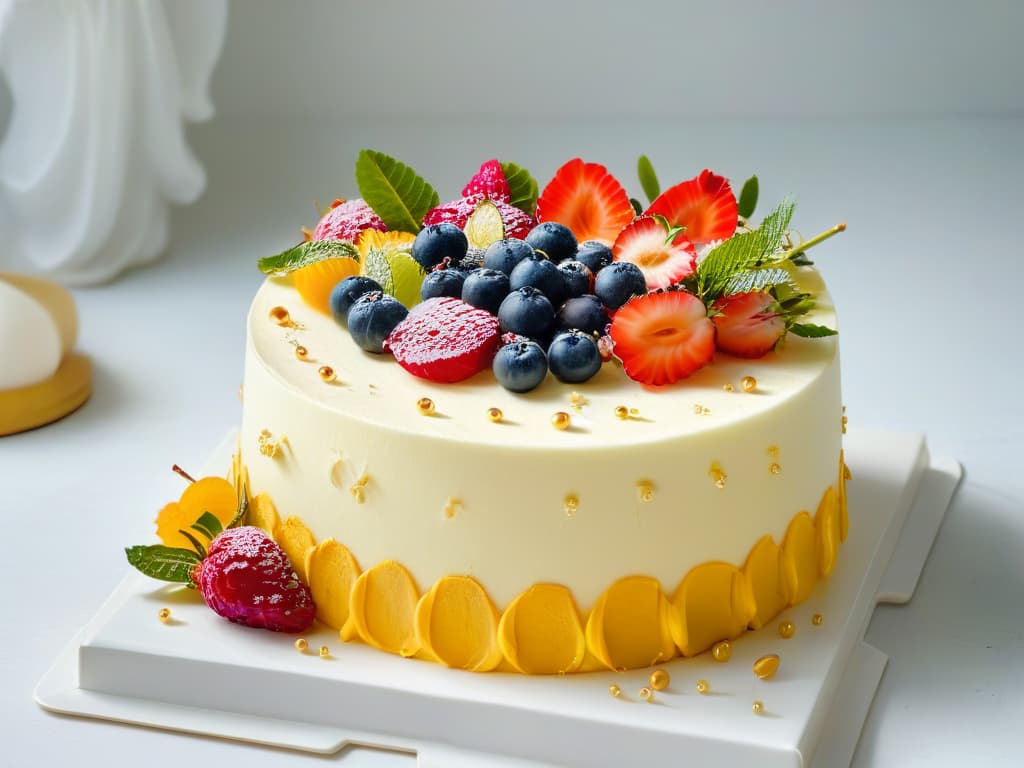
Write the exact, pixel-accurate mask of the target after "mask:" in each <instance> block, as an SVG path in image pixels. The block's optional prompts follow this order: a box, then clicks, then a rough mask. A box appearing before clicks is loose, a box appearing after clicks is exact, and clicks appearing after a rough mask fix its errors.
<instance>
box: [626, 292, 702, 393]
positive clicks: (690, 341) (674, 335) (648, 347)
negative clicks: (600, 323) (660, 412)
mask: <svg viewBox="0 0 1024 768" xmlns="http://www.w3.org/2000/svg"><path fill="white" fill-rule="evenodd" d="M609 334H610V335H611V337H612V341H613V342H614V344H615V347H614V352H615V356H616V357H617V358H619V360H621V361H622V366H623V368H625V370H626V375H627V376H629V377H630V378H631V379H633V380H634V381H639V382H641V383H642V384H651V385H653V386H660V385H662V384H672V383H674V382H676V381H679V380H680V379H683V378H686V377H687V376H689V375H691V374H693V373H695V372H696V371H698V370H700V369H701V368H703V367H704V366H705V365H707V364H708V363H710V362H711V358H712V357H713V356H714V353H715V327H714V325H712V323H711V320H709V319H708V313H707V309H706V308H705V307H704V304H703V302H701V300H700V299H698V298H697V297H696V296H694V295H693V294H690V293H686V292H684V291H671V292H668V293H649V294H647V295H646V296H639V297H637V298H635V299H630V300H629V301H628V302H626V304H625V305H624V306H623V307H622V308H621V309H619V311H618V312H616V313H615V317H614V318H613V319H612V324H611V328H610V330H609Z"/></svg>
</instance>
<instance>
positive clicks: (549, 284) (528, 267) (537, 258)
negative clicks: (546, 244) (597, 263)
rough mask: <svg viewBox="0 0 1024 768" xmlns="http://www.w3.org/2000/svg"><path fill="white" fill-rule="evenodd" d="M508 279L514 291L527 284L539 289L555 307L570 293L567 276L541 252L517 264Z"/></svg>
mask: <svg viewBox="0 0 1024 768" xmlns="http://www.w3.org/2000/svg"><path fill="white" fill-rule="evenodd" d="M508 280H509V285H510V286H511V287H512V290H513V291H517V290H519V289H520V288H526V287H527V286H531V287H533V288H536V289H538V290H539V291H540V292H541V293H543V294H544V295H545V296H547V297H548V300H550V301H551V305H552V306H554V307H557V306H558V305H559V304H561V303H562V302H563V301H565V299H566V296H568V293H569V291H568V288H566V286H565V278H564V277H563V276H562V273H561V272H559V271H558V267H556V266H555V265H554V263H553V262H550V261H548V260H547V259H545V258H544V257H543V256H542V255H541V254H539V253H535V254H533V255H532V256H527V257H526V258H525V259H523V260H522V261H520V262H519V263H518V264H516V267H515V269H513V270H512V274H511V275H509V277H508Z"/></svg>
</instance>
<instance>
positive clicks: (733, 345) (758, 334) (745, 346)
mask: <svg viewBox="0 0 1024 768" xmlns="http://www.w3.org/2000/svg"><path fill="white" fill-rule="evenodd" d="M712 310H713V311H714V313H715V314H714V315H713V316H712V318H711V320H712V322H713V323H714V324H715V331H716V333H715V344H716V345H717V346H718V348H719V349H720V350H722V351H723V352H728V353H729V354H730V355H736V356H737V357H761V356H762V355H766V354H768V353H769V352H771V351H772V350H773V349H775V345H776V344H778V343H779V339H781V338H782V336H783V335H784V334H785V333H786V321H785V320H784V319H783V317H782V316H781V314H780V308H779V305H778V303H777V302H776V301H775V298H774V297H773V296H772V295H771V294H770V293H768V292H767V291H749V292H747V293H735V294H733V295H732V296H723V297H722V298H720V299H719V300H718V301H716V302H715V303H714V305H713V306H712Z"/></svg>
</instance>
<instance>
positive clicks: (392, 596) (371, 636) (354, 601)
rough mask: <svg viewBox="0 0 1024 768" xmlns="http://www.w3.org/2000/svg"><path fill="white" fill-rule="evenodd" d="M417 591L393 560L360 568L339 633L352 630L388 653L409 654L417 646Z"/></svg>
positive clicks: (418, 596) (414, 651) (402, 568)
mask: <svg viewBox="0 0 1024 768" xmlns="http://www.w3.org/2000/svg"><path fill="white" fill-rule="evenodd" d="M419 599H420V593H419V590H418V589H417V588H416V582H415V581H413V578H412V576H411V575H410V574H409V572H408V571H407V570H406V569H405V568H404V567H403V566H402V565H400V564H399V563H396V562H395V561H394V560H385V561H384V562H382V563H378V564H377V565H375V566H373V568H371V569H370V570H368V571H363V573H362V574H360V575H359V578H357V579H356V582H355V584H353V585H352V598H351V601H350V603H349V611H350V614H349V621H348V623H347V624H346V626H345V628H343V629H342V637H343V638H344V639H349V638H348V637H345V635H346V634H349V635H351V634H352V633H353V632H354V634H357V635H358V636H359V637H361V638H362V639H363V640H364V641H366V642H367V643H369V644H370V645H372V646H373V647H374V648H379V649H380V650H382V651H388V652H389V653H397V654H399V655H401V656H412V655H413V654H415V653H416V652H417V651H418V650H419V642H418V641H417V639H416V628H415V617H416V604H417V603H418V602H419Z"/></svg>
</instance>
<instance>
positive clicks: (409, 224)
mask: <svg viewBox="0 0 1024 768" xmlns="http://www.w3.org/2000/svg"><path fill="white" fill-rule="evenodd" d="M356 184H357V185H358V186H359V193H360V194H361V195H362V196H363V199H364V200H365V201H366V203H367V205H369V206H370V207H371V208H372V209H373V210H374V212H375V213H376V214H377V215H378V216H380V217H381V219H382V220H383V221H384V223H385V224H387V226H388V229H396V230H398V231H400V232H413V233H415V232H419V231H420V229H421V228H422V225H421V222H422V221H423V217H424V216H425V215H426V213H427V211H429V210H430V209H431V208H433V207H434V206H436V205H437V204H438V202H440V201H439V198H438V196H437V192H435V191H434V188H433V187H432V186H430V185H429V184H428V183H427V182H426V181H424V180H423V178H422V177H421V176H420V175H419V174H417V173H416V171H414V170H413V169H412V168H410V167H409V166H407V165H405V164H404V163H400V162H399V161H398V160H396V159H395V158H393V157H391V156H389V155H385V154H384V153H383V152H374V151H373V150H372V149H364V150H363V151H362V152H360V153H359V158H358V159H357V160H356Z"/></svg>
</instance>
